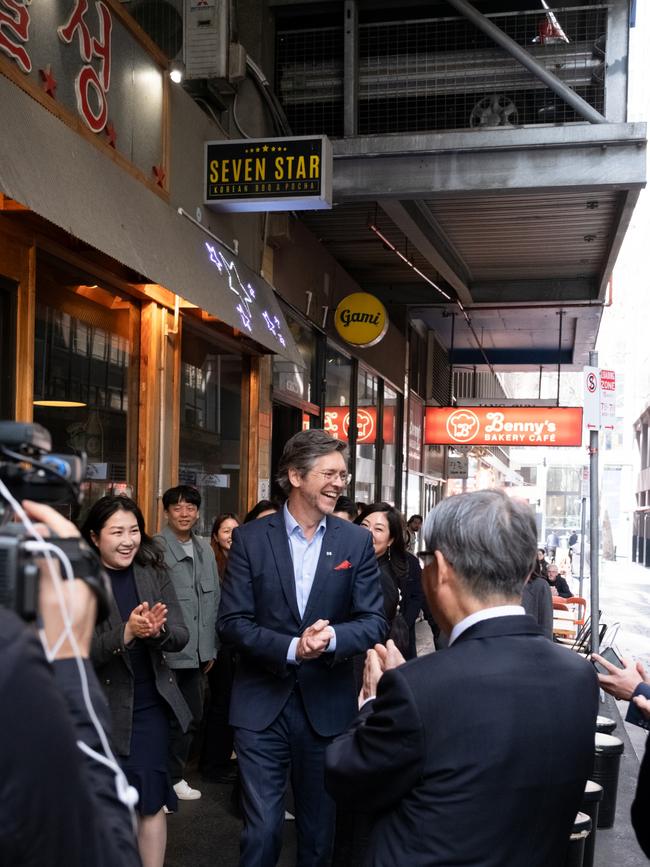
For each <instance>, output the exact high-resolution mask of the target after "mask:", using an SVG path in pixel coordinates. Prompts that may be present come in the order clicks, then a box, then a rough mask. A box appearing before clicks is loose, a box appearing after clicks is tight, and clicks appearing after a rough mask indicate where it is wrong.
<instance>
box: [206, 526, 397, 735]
mask: <svg viewBox="0 0 650 867" xmlns="http://www.w3.org/2000/svg"><path fill="white" fill-rule="evenodd" d="M319 619H325V620H329V622H330V624H331V625H332V626H333V627H334V629H335V630H336V650H335V651H334V652H333V653H325V654H323V655H322V656H320V657H319V658H318V659H314V660H305V661H304V662H302V663H301V664H300V665H290V664H287V650H288V649H289V644H290V643H291V639H292V638H294V637H296V636H299V635H300V634H301V633H302V632H303V631H304V630H305V629H306V628H307V627H308V626H310V625H311V624H312V623H314V622H315V621H316V620H319ZM218 630H219V635H220V637H221V640H222V641H223V642H224V643H227V644H231V645H233V646H234V649H235V650H236V651H238V652H239V659H238V661H237V666H236V670H235V680H234V684H233V691H232V699H231V703H230V723H231V725H233V726H238V727H241V728H245V729H250V730H251V731H262V730H263V729H265V728H267V727H268V726H269V725H270V724H271V723H272V722H273V720H275V718H276V717H277V716H278V714H279V713H280V711H281V710H282V708H283V707H284V705H285V702H286V701H287V699H288V698H289V695H290V694H291V692H292V691H293V690H294V688H296V685H298V688H299V689H300V693H301V695H302V699H303V704H304V706H305V711H306V713H307V716H308V718H309V721H310V723H311V724H312V726H313V728H314V729H315V730H316V732H318V734H320V735H323V736H332V735H336V734H340V732H342V731H343V730H344V729H345V728H346V727H347V726H348V725H349V723H350V721H351V720H352V718H353V717H354V715H355V713H356V709H357V705H356V689H355V682H354V675H353V668H352V657H353V656H355V654H359V653H364V652H365V651H366V650H367V649H368V648H370V647H372V646H373V645H374V644H376V643H377V642H382V641H384V639H385V637H386V634H387V632H388V624H387V622H386V619H385V617H384V613H383V599H382V592H381V583H380V579H379V569H378V566H377V560H376V558H375V553H374V550H373V547H372V539H371V536H370V533H368V531H367V530H365V529H364V528H362V527H357V526H356V525H354V524H351V523H350V522H349V521H343V520H341V519H340V518H334V517H328V518H327V525H326V529H325V534H324V536H323V543H322V547H321V552H320V558H319V561H318V566H317V569H316V574H315V576H314V583H313V585H312V589H311V593H310V594H309V599H308V600H307V606H306V608H305V613H304V615H303V616H302V617H301V616H300V614H299V611H298V604H297V601H296V587H295V579H294V570H293V563H292V560H291V552H290V548H289V540H288V538H287V532H286V527H285V522H284V515H283V514H282V512H280V513H277V514H275V515H271V516H269V517H267V518H261V519H259V520H257V521H251V522H250V523H249V524H244V525H242V526H241V527H238V528H237V529H236V530H235V531H234V533H233V542H232V547H231V549H230V554H229V556H228V566H227V569H226V575H225V578H224V582H223V588H222V591H221V605H220V608H219V618H218Z"/></svg>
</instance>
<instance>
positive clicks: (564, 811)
mask: <svg viewBox="0 0 650 867" xmlns="http://www.w3.org/2000/svg"><path fill="white" fill-rule="evenodd" d="M597 709H598V682H597V679H596V674H595V671H594V669H593V667H592V666H591V664H590V663H588V662H586V661H585V660H584V659H583V658H581V657H580V656H578V655H577V654H574V653H572V652H571V651H569V650H568V649H567V648H564V647H559V646H557V645H554V644H553V643H552V642H550V641H548V639H546V638H544V637H543V636H542V635H541V633H540V630H539V627H538V626H537V625H536V624H535V623H534V621H533V620H532V618H530V617H528V616H525V615H522V616H508V617H499V618H493V619H491V620H486V621H482V622H480V623H477V624H475V625H474V626H472V627H470V628H469V629H468V630H466V631H465V632H464V633H463V634H462V635H461V636H460V637H459V638H458V639H457V641H456V642H455V643H454V644H453V645H452V647H450V648H447V649H445V650H441V651H438V652H437V653H432V654H430V655H428V656H423V657H420V658H419V659H415V660H411V661H410V662H407V663H405V664H404V665H403V666H401V667H400V668H398V669H395V670H393V671H390V672H388V673H387V674H385V675H384V677H382V679H381V681H380V684H379V689H378V695H377V699H376V700H375V701H374V702H369V703H368V704H367V705H366V706H365V707H364V708H363V709H362V711H361V713H360V714H359V716H358V717H357V719H356V720H355V722H354V724H353V726H352V728H351V729H350V730H349V731H347V732H346V733H345V734H343V735H341V736H340V737H339V738H337V739H336V740H335V741H334V742H333V743H332V744H331V745H330V746H329V748H328V750H327V772H326V781H327V788H328V789H329V791H330V793H331V794H332V795H333V796H334V797H335V798H336V799H337V801H338V802H339V804H343V805H349V806H351V807H354V808H355V809H357V810H359V809H366V810H368V811H370V812H374V813H376V814H378V818H377V821H376V824H375V827H374V830H373V833H372V835H371V839H370V848H369V853H368V861H367V863H368V864H370V865H373V867H394V865H396V864H405V865H406V864H408V865H409V867H434V865H439V867H452V865H454V867H455V865H463V867H559V865H561V864H563V863H564V856H565V852H566V848H567V845H568V840H569V833H570V831H571V827H572V824H573V821H574V818H575V815H576V813H577V811H578V809H579V807H580V803H581V801H582V796H583V792H584V785H585V781H586V780H587V777H588V775H589V773H590V771H591V768H592V764H593V755H594V731H595V723H596V714H597ZM558 731H560V732H562V737H561V738H558V737H555V736H554V734H553V733H554V732H558Z"/></svg>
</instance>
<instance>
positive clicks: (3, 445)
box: [0, 421, 108, 622]
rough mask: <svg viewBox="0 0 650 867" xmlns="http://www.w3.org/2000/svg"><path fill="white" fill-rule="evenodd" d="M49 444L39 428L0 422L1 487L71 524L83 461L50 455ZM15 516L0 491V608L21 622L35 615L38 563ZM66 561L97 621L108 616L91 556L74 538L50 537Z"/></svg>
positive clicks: (102, 586)
mask: <svg viewBox="0 0 650 867" xmlns="http://www.w3.org/2000/svg"><path fill="white" fill-rule="evenodd" d="M51 449H52V439H51V437H50V434H49V432H48V431H47V430H46V429H45V428H44V427H42V426H41V425H39V424H22V423H20V422H13V421H1V422H0V481H2V482H3V483H4V484H5V485H6V487H7V488H8V489H9V492H10V494H11V495H12V496H13V497H14V498H15V499H16V500H18V501H19V502H20V501H21V500H33V501H34V502H37V503H46V504H47V505H49V506H53V507H54V508H55V509H57V510H58V511H60V512H62V513H64V514H65V517H69V518H76V517H77V515H78V514H79V508H80V505H81V483H82V481H83V479H84V477H85V475H86V457H85V455H81V456H78V455H61V454H51ZM13 516H14V510H13V508H12V507H11V504H10V502H9V501H8V500H7V498H6V497H4V496H3V495H2V492H1V491H0V606H2V607H4V608H9V609H11V610H12V611H15V612H16V613H17V614H18V615H19V616H20V617H22V618H23V619H24V620H28V621H29V620H34V619H35V618H36V616H37V614H38V577H39V574H40V573H39V566H38V562H37V559H38V557H40V556H42V555H41V554H38V553H35V552H33V551H31V550H29V548H28V545H27V543H28V542H29V541H30V539H31V537H30V536H28V535H27V533H26V529H25V527H23V525H22V524H19V523H13V522H11V519H12V518H13ZM49 541H51V542H53V543H54V544H56V546H57V547H58V548H60V549H61V550H62V551H63V553H64V554H65V555H66V556H67V558H68V560H69V561H70V564H71V566H72V569H73V572H74V575H75V577H77V578H82V579H83V580H84V581H86V583H87V584H88V585H89V586H90V587H91V589H92V590H93V591H94V593H95V596H96V597H97V620H98V622H99V621H100V620H102V619H103V618H104V617H105V616H106V615H107V613H108V589H107V581H108V579H107V578H106V576H105V574H104V572H103V569H102V567H101V563H100V562H99V559H98V558H97V556H96V555H95V553H94V551H92V549H91V548H90V547H89V546H88V545H87V544H86V543H85V542H84V540H83V539H81V538H79V537H74V538H70V539H59V538H57V537H50V539H49Z"/></svg>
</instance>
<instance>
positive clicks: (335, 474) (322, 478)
mask: <svg viewBox="0 0 650 867" xmlns="http://www.w3.org/2000/svg"><path fill="white" fill-rule="evenodd" d="M347 471H348V468H347V466H346V464H345V460H344V459H343V455H342V454H341V453H340V452H332V454H329V455H323V456H322V457H320V458H317V459H316V461H315V463H314V466H313V467H312V468H311V470H309V472H307V473H306V474H305V475H304V476H301V475H300V474H299V473H298V471H297V470H294V469H290V470H289V480H290V481H291V484H292V486H293V490H292V491H291V499H292V501H295V502H296V504H297V503H298V502H299V503H300V505H301V507H302V508H303V509H305V510H306V511H308V512H311V513H312V514H314V515H315V514H316V513H319V514H320V515H331V514H332V512H333V511H334V507H335V506H336V501H337V500H338V498H339V497H340V496H341V492H342V491H343V490H344V489H345V487H346V483H345V476H346V475H347Z"/></svg>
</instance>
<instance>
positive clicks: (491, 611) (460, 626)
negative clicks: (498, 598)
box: [447, 605, 526, 647]
mask: <svg viewBox="0 0 650 867" xmlns="http://www.w3.org/2000/svg"><path fill="white" fill-rule="evenodd" d="M525 613H526V612H525V611H524V609H523V607H522V606H521V605H495V606H494V607H493V608H481V609H480V611H475V612H474V613H473V614H468V615H467V617H465V618H463V620H461V621H460V623H457V624H456V625H455V626H454V628H453V629H452V630H451V635H450V636H449V644H448V645H447V646H448V647H451V645H452V644H453V643H454V641H456V639H457V638H458V636H459V635H462V633H463V632H465V630H466V629H469V628H470V626H474V624H475V623H480V622H481V620H492V618H494V617H511V616H512V615H513V614H525Z"/></svg>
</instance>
